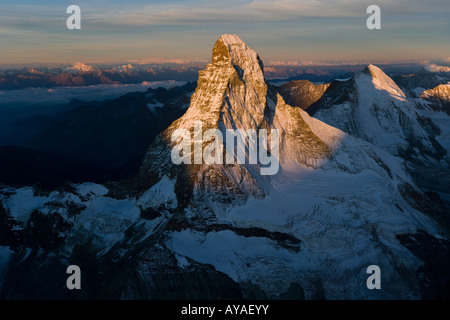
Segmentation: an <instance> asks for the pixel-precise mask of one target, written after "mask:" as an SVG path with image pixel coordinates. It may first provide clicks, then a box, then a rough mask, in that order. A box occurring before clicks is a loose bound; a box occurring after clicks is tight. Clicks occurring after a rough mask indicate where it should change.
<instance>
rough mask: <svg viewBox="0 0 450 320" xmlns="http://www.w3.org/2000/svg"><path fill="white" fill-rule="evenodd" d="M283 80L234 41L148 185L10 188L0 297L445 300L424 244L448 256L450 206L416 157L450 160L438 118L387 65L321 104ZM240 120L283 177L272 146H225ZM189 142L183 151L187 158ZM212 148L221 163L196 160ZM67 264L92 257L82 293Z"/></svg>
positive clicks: (85, 265) (170, 137)
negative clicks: (259, 138) (302, 101)
mask: <svg viewBox="0 0 450 320" xmlns="http://www.w3.org/2000/svg"><path fill="white" fill-rule="evenodd" d="M278 90H279V89H277V88H275V87H273V86H271V85H269V84H268V82H267V81H266V79H265V76H264V66H263V63H262V61H261V59H260V58H259V56H258V55H257V54H256V52H255V51H253V50H252V49H250V48H248V46H247V45H246V44H245V43H244V42H243V41H242V40H241V39H240V38H239V37H238V36H236V35H222V36H221V37H220V38H219V39H218V40H217V42H216V43H215V45H214V47H213V54H212V62H211V63H210V64H208V65H207V66H206V68H205V69H204V70H202V71H200V72H199V78H198V85H197V87H196V89H195V92H194V94H193V95H192V97H191V100H190V105H189V108H188V110H187V111H186V112H185V113H184V114H183V115H182V116H181V117H180V118H178V119H177V120H175V121H174V122H172V124H171V125H170V126H169V127H168V128H167V129H166V130H164V131H163V132H162V133H161V134H159V135H158V136H157V137H156V138H155V140H154V141H153V143H152V144H151V145H150V147H149V148H148V150H147V152H146V154H145V156H144V160H143V162H142V166H141V168H140V170H139V178H138V181H137V186H135V185H133V184H132V183H131V182H114V183H108V184H105V185H99V184H93V183H82V184H74V183H68V184H65V185H63V186H61V187H60V188H57V189H54V190H52V191H48V190H43V189H39V188H33V187H23V188H13V187H9V186H1V188H0V200H1V202H0V203H1V206H0V230H5V233H2V234H3V235H4V236H2V237H1V238H0V241H1V242H0V256H1V257H2V258H1V259H0V270H2V272H0V274H2V275H3V277H0V287H1V289H0V297H2V298H9V299H15V298H32V297H37V296H38V297H40V298H78V299H89V298H115V299H149V298H150V299H184V298H189V299H194V298H202V299H241V298H244V299H245V298H257V299H264V298H271V299H277V298H278V299H279V298H284V299H394V298H397V299H399V298H401V299H418V298H436V297H439V296H445V293H446V290H447V289H446V288H447V285H446V284H443V285H439V286H435V287H433V288H431V289H430V288H429V283H445V281H447V280H448V278H445V277H443V276H442V274H445V273H446V270H445V267H446V266H447V264H446V263H437V262H436V261H432V259H430V255H429V254H426V250H425V248H426V247H428V246H433V250H434V251H433V252H440V253H441V254H440V255H439V257H437V258H436V259H438V260H439V262H445V261H448V259H449V257H450V254H449V246H448V243H447V242H448V241H447V240H445V239H448V229H446V226H447V224H446V223H448V217H445V216H444V215H440V214H437V213H439V212H441V211H443V210H445V205H444V204H439V203H437V202H433V201H431V200H430V196H428V195H427V194H426V193H424V192H423V191H422V190H421V189H420V188H419V187H418V186H417V184H416V182H415V180H414V179H413V178H412V177H411V174H410V171H409V170H408V168H407V167H406V166H405V158H408V159H412V160H411V161H413V160H414V161H415V162H414V163H416V164H417V165H420V164H421V163H425V162H427V163H428V162H430V161H431V162H433V161H442V159H443V158H444V154H445V149H443V147H442V146H440V144H439V143H438V142H437V141H435V140H433V135H438V133H436V132H434V131H433V130H434V129H433V125H432V123H428V122H427V121H426V120H424V119H421V118H420V117H418V116H417V115H416V114H415V113H414V110H413V106H412V105H410V104H409V103H408V101H407V99H406V97H405V94H404V93H403V92H402V90H401V89H400V88H399V87H398V86H397V85H396V84H395V83H394V82H393V81H392V79H390V78H389V77H387V76H386V75H385V74H384V73H383V72H382V71H381V70H380V69H378V68H377V67H375V66H369V67H367V68H366V69H365V70H364V71H363V72H360V73H357V74H355V76H354V77H352V78H351V79H349V80H346V81H334V82H333V83H331V84H330V86H329V87H328V88H327V89H326V91H325V93H324V94H323V96H322V97H321V98H320V99H319V100H318V101H316V102H315V103H313V104H312V105H311V106H310V107H309V108H308V110H307V111H308V113H309V114H308V113H307V112H305V111H304V110H302V108H299V107H297V106H291V105H289V104H288V103H286V101H285V100H284V99H283V97H282V95H281V94H280V93H279V91H278ZM150 103H151V106H152V107H151V108H154V107H155V105H156V104H157V102H156V101H153V100H152V101H150ZM311 115H314V117H312V116H311ZM321 119H322V120H321ZM333 121H335V122H333ZM199 123H201V127H202V128H201V131H199ZM208 129H213V131H212V132H214V135H211V136H205V134H206V133H205V132H206V130H208ZM231 130H234V131H231ZM238 130H243V131H246V130H254V132H256V133H257V134H260V133H261V132H262V130H267V131H266V132H267V133H268V136H267V139H266V146H264V144H263V145H261V144H258V147H257V148H258V151H259V150H261V149H262V150H263V151H267V152H266V153H267V154H266V156H267V157H269V158H270V159H271V160H272V163H271V164H276V165H275V166H274V168H276V169H277V170H275V172H270V174H262V173H264V172H266V171H265V169H267V168H268V162H267V161H266V160H267V159H263V158H261V157H260V154H259V153H258V158H257V159H256V160H257V161H252V160H255V159H253V158H252V153H251V152H252V150H253V149H252V148H253V146H254V145H252V144H251V139H247V140H243V141H244V143H243V144H241V145H239V144H238V146H240V147H241V149H242V150H241V151H245V152H243V153H244V161H242V162H241V163H239V162H238V161H236V160H237V159H233V160H235V161H231V162H230V163H228V162H227V161H225V160H226V156H228V155H229V154H228V153H224V154H223V155H222V157H221V156H220V152H219V151H220V150H221V148H220V146H223V150H226V149H227V146H230V145H233V144H234V143H233V141H232V140H231V139H230V137H227V133H229V132H234V133H236V132H242V131H238ZM275 130H277V131H275ZM180 132H181V133H183V134H184V136H183V135H180ZM199 132H200V134H199ZM219 133H220V134H219ZM250 136H251V135H250ZM180 137H181V138H180ZM253 138H254V137H253ZM184 139H186V141H187V143H186V144H183V146H186V149H183V153H182V158H183V159H185V160H186V161H184V162H180V163H176V162H175V161H174V158H173V154H174V152H178V151H179V149H177V148H178V146H179V145H180V140H183V142H184ZM233 139H234V138H233ZM236 139H238V138H236ZM254 140H255V139H254ZM276 142H278V146H276ZM211 146H215V147H214V148H211ZM230 149H232V150H233V151H236V154H238V151H239V150H236V148H230ZM264 149H266V150H264ZM185 150H186V152H185ZM212 150H213V151H212ZM208 153H209V156H210V158H214V159H215V160H216V161H215V162H213V163H210V164H208V163H207V162H206V161H205V157H200V159H198V158H197V160H200V161H197V163H196V161H195V160H196V157H198V156H197V155H198V154H200V155H203V156H204V155H205V154H207V155H208ZM196 154H197V155H196ZM188 159H189V161H188ZM430 159H431V160H430ZM220 160H222V161H220ZM189 162H190V163H189ZM440 210H441V211H440ZM446 219H447V220H446ZM69 264H76V265H79V266H80V268H81V270H82V272H83V278H82V279H83V280H82V281H83V283H82V288H83V290H80V291H70V290H67V289H66V288H65V287H64V284H65V280H66V276H67V275H66V274H65V269H66V267H67V265H69ZM370 265H378V266H379V267H380V269H381V270H382V290H369V289H368V288H367V286H366V280H367V277H368V275H367V273H366V270H367V267H368V266H370ZM49 279H50V280H49Z"/></svg>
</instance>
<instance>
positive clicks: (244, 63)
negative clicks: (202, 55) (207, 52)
mask: <svg viewBox="0 0 450 320" xmlns="http://www.w3.org/2000/svg"><path fill="white" fill-rule="evenodd" d="M224 57H226V58H227V59H225V60H224V59H223V58H224ZM212 61H213V63H214V62H219V61H226V62H229V63H231V65H233V66H234V67H235V69H236V71H237V72H238V73H239V75H240V76H242V77H244V79H245V80H247V79H248V80H251V81H262V82H264V74H263V63H262V61H261V59H260V58H259V56H258V54H257V53H256V52H255V51H254V50H252V49H250V48H249V47H248V46H247V45H246V44H245V42H244V41H242V40H241V38H239V37H238V36H237V35H231V34H224V35H222V36H221V37H220V38H219V40H217V42H216V44H215V46H214V49H213V58H212Z"/></svg>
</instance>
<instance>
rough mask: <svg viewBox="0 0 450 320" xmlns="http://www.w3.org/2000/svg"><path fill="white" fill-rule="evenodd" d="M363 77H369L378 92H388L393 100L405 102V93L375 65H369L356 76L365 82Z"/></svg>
mask: <svg viewBox="0 0 450 320" xmlns="http://www.w3.org/2000/svg"><path fill="white" fill-rule="evenodd" d="M362 75H368V76H369V77H370V80H371V83H372V84H373V86H374V88H375V89H376V90H381V91H386V92H388V93H389V94H390V95H391V96H392V97H393V98H396V99H398V100H402V101H404V100H405V98H406V95H405V93H404V92H403V91H402V89H400V88H399V86H397V84H396V83H395V82H394V81H393V80H392V79H391V78H390V77H389V76H388V75H387V74H386V73H384V72H383V70H381V69H380V68H378V67H377V66H374V65H373V64H369V65H368V66H367V67H366V68H365V69H364V70H363V71H362V72H361V73H360V74H357V75H356V79H358V80H362V81H364V80H365V79H362V77H361V76H362Z"/></svg>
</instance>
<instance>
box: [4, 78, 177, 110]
mask: <svg viewBox="0 0 450 320" xmlns="http://www.w3.org/2000/svg"><path fill="white" fill-rule="evenodd" d="M183 84H185V82H183V81H181V82H180V81H173V80H171V81H151V82H147V81H145V82H142V83H139V84H113V85H107V84H101V85H95V86H84V87H54V88H50V89H49V88H26V89H19V90H0V106H1V108H0V111H1V110H4V109H8V108H13V107H16V106H21V105H24V106H29V105H36V104H42V105H46V104H63V103H68V102H70V101H71V100H73V99H78V100H83V101H91V100H97V101H102V100H106V99H114V98H117V97H119V96H121V95H124V94H125V93H128V92H135V91H141V92H144V91H147V89H148V88H150V87H152V88H157V87H164V88H168V87H173V86H178V85H183Z"/></svg>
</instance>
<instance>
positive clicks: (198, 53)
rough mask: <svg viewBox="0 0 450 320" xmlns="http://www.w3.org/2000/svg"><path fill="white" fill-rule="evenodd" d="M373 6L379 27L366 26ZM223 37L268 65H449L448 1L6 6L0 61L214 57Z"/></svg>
mask: <svg viewBox="0 0 450 320" xmlns="http://www.w3.org/2000/svg"><path fill="white" fill-rule="evenodd" d="M372 4H375V5H378V6H379V7H380V9H381V29H380V30H369V29H368V28H367V27H366V20H367V18H368V17H369V15H370V14H368V13H366V9H367V7H368V6H369V5H372ZM69 5H78V6H79V7H80V9H81V30H68V29H67V27H66V20H67V18H68V17H69V14H67V13H66V9H67V7H68V6H69ZM224 33H232V34H237V35H239V36H240V37H241V38H242V39H243V40H244V41H245V42H246V43H247V44H248V45H249V46H250V47H251V48H252V49H254V50H255V51H257V52H258V53H259V55H260V56H261V58H262V59H263V61H264V62H267V61H269V62H273V63H285V62H292V61H300V62H302V63H303V62H304V63H310V62H313V63H317V64H320V63H325V62H339V63H346V62H350V63H352V62H363V63H366V62H370V63H382V62H388V63H396V62H421V61H432V60H447V61H449V57H450V1H449V0H395V1H393V0H379V1H377V0H369V1H366V0H358V1H357V0H277V1H275V0H226V1H225V0H221V1H215V0H192V1H191V0H175V1H167V0H166V1H161V0H156V1H140V0H126V1H123V0H120V1H119V0H111V1H106V0H89V1H85V0H70V1H65V0H60V1H55V0H54V1H49V0H33V1H30V0H29V1H23V0H0V64H33V63H35V64H40V63H73V62H85V63H114V62H134V63H152V62H165V61H167V62H179V63H186V62H189V61H209V60H210V59H211V58H210V57H211V50H212V47H213V45H214V43H215V41H216V40H217V39H218V38H219V37H220V35H221V34H224Z"/></svg>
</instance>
